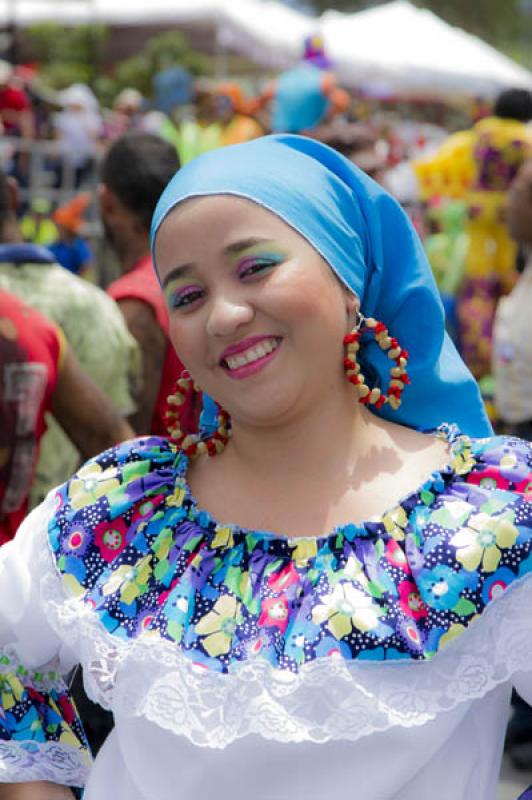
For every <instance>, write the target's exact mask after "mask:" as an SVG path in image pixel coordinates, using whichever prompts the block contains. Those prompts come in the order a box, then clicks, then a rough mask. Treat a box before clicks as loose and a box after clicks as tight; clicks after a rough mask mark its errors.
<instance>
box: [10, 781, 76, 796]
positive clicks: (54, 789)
mask: <svg viewBox="0 0 532 800" xmlns="http://www.w3.org/2000/svg"><path fill="white" fill-rule="evenodd" d="M0 800H74V795H73V794H72V792H71V791H70V789H68V788H67V787H66V786H58V785H57V784H56V783H49V782H48V781H34V782H33V783H0Z"/></svg>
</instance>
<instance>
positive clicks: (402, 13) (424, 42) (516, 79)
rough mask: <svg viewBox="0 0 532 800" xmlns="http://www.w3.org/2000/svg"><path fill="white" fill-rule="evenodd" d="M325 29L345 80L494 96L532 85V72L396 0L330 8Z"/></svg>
mask: <svg viewBox="0 0 532 800" xmlns="http://www.w3.org/2000/svg"><path fill="white" fill-rule="evenodd" d="M320 28H321V31H322V34H323V36H324V39H325V42H326V45H327V48H328V50H330V53H331V56H332V58H334V60H335V62H336V66H337V74H338V77H339V78H340V80H342V81H343V82H344V83H346V84H348V85H349V84H352V83H353V78H356V81H357V83H358V84H360V83H368V84H374V85H376V84H380V85H382V87H383V89H386V88H387V87H388V88H389V89H390V90H391V91H438V92H443V93H449V92H451V93H458V94H463V93H467V94H478V95H494V94H496V93H497V92H498V91H499V90H500V89H503V88H507V87H510V86H522V87H526V88H532V74H531V73H530V72H529V71H528V70H526V69H524V68H523V67H520V66H519V65H518V64H516V63H515V62H514V61H512V60H511V59H510V58H507V57H506V56H504V55H502V54H501V53H499V51H498V50H496V49H495V48H494V47H491V46H490V45H488V44H486V42H483V41H482V40H481V39H479V38H477V37H476V36H472V35H471V34H469V33H465V31H463V30H461V29H460V28H455V27H453V26H452V25H448V24H447V23H446V22H444V21H443V20H442V19H440V18H439V17H437V16H436V15H435V14H433V13H432V12H431V11H428V10H425V9H419V8H416V7H415V6H413V5H411V4H410V3H408V2H406V0H396V1H395V2H392V3H387V4H386V5H383V6H378V7H376V8H372V9H369V10H367V11H361V12H359V13H358V14H339V13H337V12H335V11H328V12H326V13H325V14H323V16H322V17H321V19H320Z"/></svg>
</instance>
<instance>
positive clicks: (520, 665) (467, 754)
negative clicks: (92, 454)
mask: <svg viewBox="0 0 532 800" xmlns="http://www.w3.org/2000/svg"><path fill="white" fill-rule="evenodd" d="M438 435H439V436H443V437H446V438H447V440H448V442H449V449H450V455H449V462H448V465H447V466H446V467H445V468H444V469H442V470H439V471H436V472H434V473H433V474H432V475H431V476H430V477H428V478H427V480H426V481H425V482H424V484H423V485H422V486H420V487H419V488H418V489H417V490H415V491H413V492H412V493H411V494H409V495H407V496H406V497H404V498H403V499H402V500H401V501H400V502H399V503H398V504H397V505H395V506H393V507H392V508H390V510H389V511H388V512H387V513H385V514H383V515H382V517H380V518H375V519H373V520H370V521H368V522H365V523H357V524H348V525H343V526H339V527H338V528H336V529H335V530H334V531H333V532H332V533H330V534H329V535H326V536H318V537H316V536H309V537H308V538H294V539H290V538H286V537H282V536H278V535H274V534H271V533H268V532H261V531H252V530H248V529H243V528H241V527H239V526H238V525H228V524H223V525H222V524H218V523H217V522H216V520H214V519H213V518H212V517H211V516H210V515H209V514H208V513H207V512H205V511H204V510H202V509H200V508H199V507H198V504H197V502H196V501H195V499H194V497H193V496H192V494H191V492H190V489H189V487H188V484H187V479H186V476H187V469H188V462H187V459H186V458H185V457H184V456H183V455H182V454H180V453H177V452H176V451H175V449H174V448H173V447H172V446H171V445H170V444H169V443H168V442H167V441H166V440H164V439H160V438H157V437H150V438H144V439H139V440H136V441H134V442H129V443H127V444H124V445H122V446H119V447H115V448H113V449H112V450H109V451H107V452H106V453H104V454H102V455H100V456H98V457H97V458H95V459H92V460H91V461H89V462H88V463H87V464H86V465H85V466H84V467H83V468H82V469H81V470H80V471H79V472H78V474H77V475H76V476H75V477H74V478H73V479H72V480H71V481H70V482H69V483H67V484H65V485H64V486H62V487H60V488H59V489H58V490H57V492H56V493H55V496H53V495H51V496H50V498H49V499H48V500H47V502H46V504H43V506H42V507H41V508H40V509H37V510H36V511H35V512H33V514H32V516H31V517H30V518H28V520H27V522H26V523H25V528H24V530H23V535H22V534H21V535H20V536H18V537H17V539H16V540H15V542H14V543H12V544H11V545H8V547H7V548H4V551H3V552H2V553H0V648H3V651H0V652H3V654H4V655H3V656H2V660H0V669H1V670H3V671H4V675H5V677H4V685H5V686H7V688H6V689H3V690H2V698H3V704H4V706H3V707H4V715H3V716H2V715H1V711H0V780H4V781H5V780H22V779H24V778H26V779H27V776H28V775H29V774H30V773H31V775H35V776H37V777H38V776H41V775H46V776H48V777H49V778H50V779H51V780H58V781H62V782H67V783H68V782H70V783H72V782H76V781H77V782H82V780H83V779H84V778H85V771H86V764H85V762H84V760H83V759H84V750H83V743H82V734H81V732H80V730H79V727H78V725H77V723H76V721H75V717H73V715H72V712H71V709H70V707H69V706H68V703H67V701H66V698H65V697H64V695H62V694H61V692H62V689H61V686H60V684H59V683H58V682H57V681H58V679H57V676H56V674H55V673H56V672H57V671H58V670H59V671H60V670H61V669H63V670H64V669H65V668H66V667H68V666H69V665H70V664H71V663H72V662H73V661H74V660H77V661H81V663H82V664H83V667H84V676H85V682H86V687H87V691H88V693H89V695H90V696H91V697H93V698H94V699H96V700H97V701H98V702H100V703H101V704H102V705H104V706H105V707H107V708H110V709H112V710H113V712H114V715H115V723H116V725H115V728H114V730H113V731H112V733H111V734H110V737H109V738H108V740H107V741H106V743H105V745H104V747H103V749H102V750H101V751H100V753H99V754H98V757H97V759H96V761H95V764H94V767H93V769H92V771H91V773H90V776H89V779H88V783H87V788H86V794H85V798H86V800H95V798H98V800H102V798H107V797H110V796H111V791H112V797H113V798H115V799H116V800H126V798H127V800H148V798H149V799H150V800H151V798H157V800H178V799H179V798H183V800H185V799H186V800H204V798H206V797H214V796H216V797H217V798H222V799H223V800H229V798H231V800H244V798H249V797H253V798H255V799H256V800H271V798H274V797H275V798H283V797H291V798H297V800H301V798H305V800H323V798H325V797H326V798H339V797H360V798H364V800H412V798H413V797H431V798H433V800H448V798H449V797H452V798H455V800H459V799H460V800H462V798H463V800H465V798H467V800H493V799H494V798H495V788H496V784H497V778H498V772H499V766H500V759H501V752H502V744H503V738H504V729H505V721H506V716H507V709H508V703H509V697H510V692H511V688H512V685H515V686H517V688H518V689H519V691H520V692H521V693H522V694H523V695H524V696H525V697H527V696H528V697H532V669H531V665H532V614H531V613H530V607H531V601H532V574H531V573H532V524H531V520H532V504H531V501H532V478H531V464H532V454H531V450H530V446H529V445H528V444H527V443H525V442H523V441H521V440H519V439H512V438H504V437H497V438H489V439H479V440H470V439H469V438H468V437H466V436H463V435H460V434H459V433H458V432H457V431H456V430H454V429H452V428H448V427H443V428H441V429H440V430H439V432H438ZM309 534H312V532H311V531H310V532H309ZM21 664H23V665H24V666H21ZM28 667H29V668H30V669H32V670H34V671H35V670H38V671H39V673H40V676H41V678H40V682H39V687H41V688H39V697H38V699H35V700H34V695H33V694H32V693H31V692H30V690H29V689H28V690H26V689H24V685H25V683H26V681H27V679H29V681H30V684H31V681H32V680H36V679H34V678H32V676H31V675H30V674H29V673H28V672H27V669H28ZM52 673H54V674H53V677H48V676H49V675H50V676H52ZM45 679H46V680H45ZM43 682H44V683H46V682H48V683H46V685H45V686H43V685H42V684H43ZM48 684H49V686H48ZM54 692H55V695H54ZM47 693H48V694H49V695H51V697H52V707H53V708H54V709H55V710H57V708H58V707H59V704H58V701H57V700H56V698H58V697H59V698H61V697H62V698H63V702H64V704H65V708H66V709H67V712H66V713H65V714H64V715H63V717H62V718H61V719H60V720H59V721H58V720H57V719H56V718H55V717H54V724H53V725H52V726H51V727H50V726H48V725H47V713H48V711H47V709H48V708H49V706H47V705H46V696H47ZM6 700H7V704H8V707H7V708H6ZM54 702H55V705H54ZM0 709H1V706H0ZM32 713H33V716H29V715H31V714H32ZM50 752H51V753H52V754H53V758H52V757H51V756H49V753H50ZM59 752H62V753H63V758H62V759H61V758H59V755H58V754H59ZM2 770H3V772H2ZM26 770H27V771H26ZM261 776H264V779H263V780H261V779H260V778H261ZM111 787H112V789H111Z"/></svg>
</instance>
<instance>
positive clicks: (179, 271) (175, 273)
mask: <svg viewBox="0 0 532 800" xmlns="http://www.w3.org/2000/svg"><path fill="white" fill-rule="evenodd" d="M193 267H194V264H182V265H181V266H180V267H175V268H174V269H172V270H170V272H169V273H168V275H167V276H166V277H165V278H163V281H162V284H161V285H162V288H163V289H165V288H166V286H168V284H169V283H171V282H172V281H175V280H177V279H178V278H184V277H185V276H186V275H187V273H189V272H190V271H191V270H192V269H193Z"/></svg>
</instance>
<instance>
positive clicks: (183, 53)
mask: <svg viewBox="0 0 532 800" xmlns="http://www.w3.org/2000/svg"><path fill="white" fill-rule="evenodd" d="M175 64H178V65H179V66H181V67H185V69H188V70H189V72H191V73H192V75H211V74H212V71H213V70H212V59H210V58H209V57H208V56H204V55H202V54H200V53H197V52H196V51H195V50H192V49H191V47H190V44H189V42H188V39H187V37H186V36H185V35H184V34H183V33H182V32H181V31H167V32H166V33H161V34H159V35H158V36H152V37H151V38H150V39H148V41H147V42H146V44H145V46H144V47H143V49H142V50H141V52H140V53H138V54H137V55H135V56H131V58H127V59H125V60H124V61H121V62H120V63H119V64H117V66H116V69H115V71H114V81H115V88H116V90H120V89H123V88H124V87H126V86H134V87H135V88H136V89H138V90H139V91H140V92H142V94H143V95H144V96H146V97H150V96H151V93H152V81H153V78H154V76H155V75H156V74H157V73H158V72H160V71H161V70H163V69H165V68H166V67H170V66H172V65H175Z"/></svg>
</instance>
